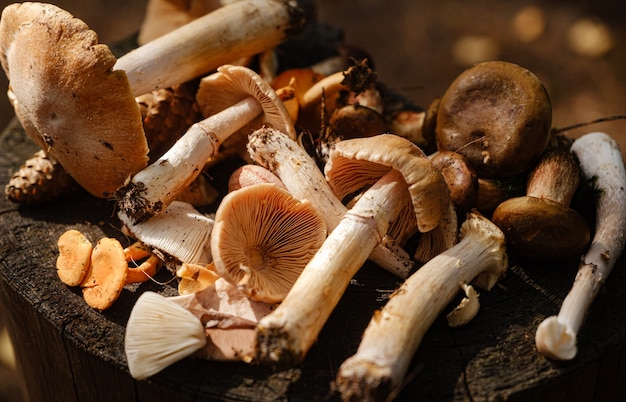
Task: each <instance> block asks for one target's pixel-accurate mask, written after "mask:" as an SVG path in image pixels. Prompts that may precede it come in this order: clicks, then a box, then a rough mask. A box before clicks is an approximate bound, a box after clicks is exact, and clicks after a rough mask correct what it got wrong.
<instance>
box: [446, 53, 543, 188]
mask: <svg viewBox="0 0 626 402" xmlns="http://www.w3.org/2000/svg"><path fill="white" fill-rule="evenodd" d="M551 124H552V107H551V104H550V98H549V96H548V93H547V91H546V89H545V88H544V86H543V84H542V83H541V81H540V80H539V79H538V78H537V76H535V75H534V74H533V73H531V72H530V71H528V70H527V69H525V68H523V67H520V66H518V65H517V64H513V63H508V62H503V61H490V62H484V63H479V64H477V65H475V66H473V67H471V68H469V69H467V70H465V71H464V72H463V73H461V74H460V75H459V76H458V77H457V78H456V79H455V80H454V81H453V82H452V84H450V86H449V87H448V89H447V90H446V92H445V94H444V95H443V97H442V98H441V101H440V104H439V108H438V110H437V121H436V135H437V147H438V149H439V150H447V151H456V152H460V153H462V154H463V155H465V156H466V157H467V158H468V159H469V160H470V162H471V163H472V165H473V166H474V168H475V169H476V172H477V173H478V176H479V177H488V178H490V177H506V176H512V175H515V174H518V173H520V172H522V171H524V170H526V169H527V168H528V167H529V166H530V165H531V164H532V163H533V162H534V161H535V160H536V159H537V158H538V157H539V155H540V154H541V153H542V152H543V150H544V149H545V148H546V146H547V144H548V141H549V138H550V127H551Z"/></svg>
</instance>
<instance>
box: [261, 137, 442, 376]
mask: <svg viewBox="0 0 626 402" xmlns="http://www.w3.org/2000/svg"><path fill="white" fill-rule="evenodd" d="M385 143H387V144H389V145H383V144H385ZM339 144H341V145H345V149H344V150H343V151H342V152H340V151H338V149H337V148H335V149H334V150H333V151H332V152H331V154H330V159H329V162H328V164H327V167H329V169H332V165H333V164H335V163H342V164H345V163H347V162H346V161H345V159H349V158H351V159H357V160H358V159H363V160H365V161H367V160H368V159H373V160H377V161H381V160H384V161H386V166H385V165H381V164H380V162H379V163H376V162H364V163H368V164H370V165H379V167H378V170H380V171H382V172H383V173H382V175H381V178H380V179H378V180H377V181H376V182H375V183H373V184H372V185H371V186H370V187H369V188H368V189H367V191H365V192H364V193H363V195H362V196H361V197H360V198H359V199H358V200H357V201H356V203H355V204H354V206H353V207H352V208H351V209H350V210H348V211H347V212H346V213H345V215H344V216H343V218H342V219H341V221H340V222H339V224H338V225H337V226H336V227H335V229H334V230H332V232H330V234H329V235H328V237H327V238H326V240H325V241H324V243H323V244H322V247H321V248H320V249H319V250H318V251H317V253H316V254H315V255H314V256H313V258H312V259H311V260H310V261H309V263H308V264H307V265H306V267H305V268H304V270H303V271H302V273H301V274H300V277H298V279H297V280H296V282H295V283H294V285H293V287H292V288H291V290H290V291H289V293H288V294H287V297H285V299H284V300H283V302H282V303H281V304H280V305H279V306H278V307H277V308H276V309H275V310H274V311H272V312H271V313H270V314H268V315H267V316H266V317H263V318H262V319H261V320H260V321H259V323H258V325H257V345H256V353H257V354H256V359H257V361H259V362H261V363H264V364H268V363H269V364H278V365H290V364H294V363H296V364H297V363H299V362H301V361H302V360H303V359H304V357H305V355H306V354H307V352H308V350H309V348H310V347H311V345H312V344H313V343H314V342H315V340H316V339H317V336H318V334H319V332H320V331H321V329H322V327H323V326H324V324H325V323H326V320H327V319H328V317H329V316H330V314H331V312H332V311H333V309H334V308H335V306H336V305H337V302H338V301H339V299H340V298H341V296H342V295H343V293H344V291H345V289H346V288H347V287H348V284H349V283H350V280H351V279H352V277H353V276H354V274H355V273H356V272H357V270H358V269H359V268H360V267H361V266H362V264H363V263H364V262H365V260H366V259H367V258H368V256H369V255H370V253H371V252H372V250H373V249H374V247H375V246H376V245H377V244H379V243H380V242H381V240H382V238H383V237H384V236H385V235H386V234H387V231H388V229H389V226H390V224H391V222H393V221H394V220H395V219H397V218H398V216H399V215H400V212H401V210H402V209H403V208H404V207H405V205H407V203H412V206H413V210H414V216H413V219H415V220H416V222H417V226H418V228H419V230H421V231H429V230H432V229H434V228H435V227H437V226H438V225H439V222H440V219H441V217H442V215H443V214H444V213H445V211H446V210H447V209H448V206H449V195H448V189H447V187H446V184H445V181H444V179H443V177H442V176H441V173H440V172H439V171H438V170H437V169H436V168H435V167H434V166H433V165H432V163H431V162H430V160H429V159H428V158H427V157H426V156H425V155H424V153H423V152H422V151H421V150H420V149H419V148H418V147H417V146H416V145H415V144H413V143H411V142H410V141H408V140H407V139H404V138H402V137H398V136H394V135H393V134H382V135H380V136H375V137H369V138H356V139H351V140H345V141H341V142H339V143H338V144H337V145H339ZM390 149H393V150H394V151H393V152H389V150H390ZM352 151H354V152H352Z"/></svg>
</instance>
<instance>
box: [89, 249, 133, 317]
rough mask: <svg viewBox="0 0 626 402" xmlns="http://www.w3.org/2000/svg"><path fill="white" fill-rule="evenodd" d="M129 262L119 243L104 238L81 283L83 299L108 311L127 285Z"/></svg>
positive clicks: (92, 305)
mask: <svg viewBox="0 0 626 402" xmlns="http://www.w3.org/2000/svg"><path fill="white" fill-rule="evenodd" d="M127 275H128V262H127V261H126V256H125V255H124V248H123V247H122V245H121V244H120V242H119V241H117V240H116V239H112V238H108V237H105V238H102V239H100V240H99V241H98V243H96V246H95V247H94V248H93V251H92V253H91V263H90V264H89V269H88V270H87V272H86V273H85V277H84V278H83V280H82V282H81V283H80V287H81V288H82V290H83V298H84V299H85V301H86V302H87V304H88V305H90V306H91V307H93V308H95V309H96V310H106V309H108V308H109V307H111V306H112V305H113V303H114V302H115V301H116V300H117V298H118V297H119V295H120V293H121V292H122V288H123V287H124V285H125V284H126V277H127Z"/></svg>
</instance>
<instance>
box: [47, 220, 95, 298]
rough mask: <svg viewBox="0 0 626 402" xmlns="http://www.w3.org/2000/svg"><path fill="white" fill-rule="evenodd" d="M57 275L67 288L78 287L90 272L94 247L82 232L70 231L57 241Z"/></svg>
mask: <svg viewBox="0 0 626 402" xmlns="http://www.w3.org/2000/svg"><path fill="white" fill-rule="evenodd" d="M57 246H58V248H59V256H58V257H57V261H56V268H57V275H58V276H59V279H61V282H63V283H64V284H66V285H67V286H78V285H80V283H81V282H82V281H83V278H84V277H85V275H86V274H87V271H88V270H89V265H90V263H91V252H92V250H93V245H92V244H91V242H90V241H89V239H87V238H86V237H85V235H84V234H82V233H81V232H80V231H78V230H75V229H70V230H67V231H65V232H64V233H63V234H62V235H61V236H60V237H59V239H58V240H57Z"/></svg>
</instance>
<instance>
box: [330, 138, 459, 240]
mask: <svg viewBox="0 0 626 402" xmlns="http://www.w3.org/2000/svg"><path fill="white" fill-rule="evenodd" d="M391 169H396V170H398V171H399V172H400V173H401V174H402V176H403V177H404V180H405V181H406V183H407V189H408V191H409V194H410V195H411V201H412V204H413V205H412V206H413V213H414V217H415V219H416V221H417V225H418V228H419V230H420V231H421V232H428V231H430V230H432V229H434V228H435V227H437V226H438V225H439V223H440V221H441V218H442V216H444V214H445V213H446V212H447V211H448V207H449V205H450V195H449V192H448V187H447V185H446V182H445V180H444V178H443V176H442V175H441V172H440V171H439V170H437V168H435V166H434V165H433V164H432V162H431V161H430V160H429V159H428V158H427V157H426V155H425V154H424V152H423V151H422V150H421V149H420V148H419V147H418V146H417V145H415V144H413V143H412V142H411V141H409V140H407V139H406V138H403V137H400V136H397V135H394V134H380V135H377V136H373V137H365V138H353V139H349V140H344V141H340V142H338V143H337V144H336V145H335V147H334V149H333V150H332V151H331V152H330V159H329V161H328V163H326V166H325V168H324V173H325V175H326V179H327V181H328V183H329V185H330V187H331V189H333V191H334V192H335V194H336V195H337V198H339V199H340V200H342V199H344V198H345V197H346V196H348V195H352V194H356V193H357V192H360V191H361V190H363V189H365V188H367V187H369V186H371V185H372V184H374V183H375V182H376V181H378V179H380V178H381V177H382V176H384V175H385V173H387V172H388V171H389V170H391Z"/></svg>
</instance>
